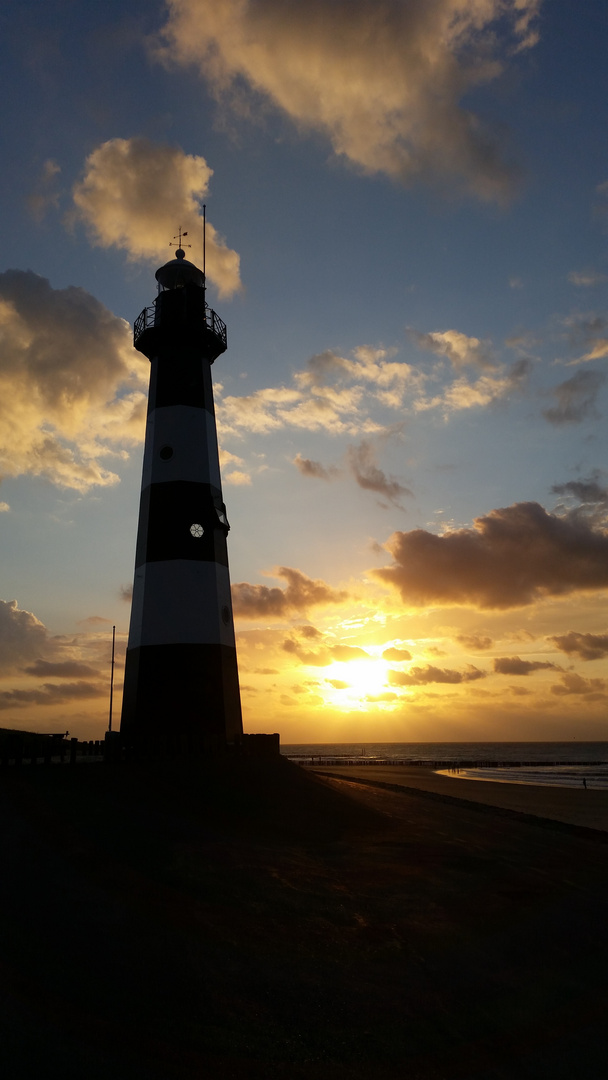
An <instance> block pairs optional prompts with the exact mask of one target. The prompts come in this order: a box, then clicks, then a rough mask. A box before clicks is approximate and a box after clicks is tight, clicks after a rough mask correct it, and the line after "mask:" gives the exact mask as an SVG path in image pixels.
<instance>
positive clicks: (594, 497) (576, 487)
mask: <svg viewBox="0 0 608 1080" xmlns="http://www.w3.org/2000/svg"><path fill="white" fill-rule="evenodd" d="M551 491H552V492H553V493H554V494H555V495H570V496H572V498H574V499H578V501H579V502H580V503H582V504H583V505H591V506H604V505H606V504H607V503H608V488H605V487H601V485H600V484H599V483H598V474H597V473H595V474H594V475H593V476H589V477H587V479H585V480H568V481H567V482H566V483H565V484H554V485H553V487H552V488H551Z"/></svg>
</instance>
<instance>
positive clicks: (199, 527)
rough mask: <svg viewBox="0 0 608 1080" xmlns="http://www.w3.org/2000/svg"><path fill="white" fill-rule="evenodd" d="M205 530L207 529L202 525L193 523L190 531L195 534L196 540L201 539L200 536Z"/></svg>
mask: <svg viewBox="0 0 608 1080" xmlns="http://www.w3.org/2000/svg"><path fill="white" fill-rule="evenodd" d="M204 531H205V530H204V529H203V526H202V525H191V526H190V532H191V533H192V536H194V538H195V539H196V540H200V538H201V536H202V535H203V533H204Z"/></svg>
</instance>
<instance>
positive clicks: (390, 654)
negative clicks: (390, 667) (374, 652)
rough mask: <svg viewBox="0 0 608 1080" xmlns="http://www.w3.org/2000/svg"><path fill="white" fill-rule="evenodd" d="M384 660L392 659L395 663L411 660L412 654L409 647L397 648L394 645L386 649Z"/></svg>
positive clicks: (383, 654) (383, 655)
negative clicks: (408, 649)
mask: <svg viewBox="0 0 608 1080" xmlns="http://www.w3.org/2000/svg"><path fill="white" fill-rule="evenodd" d="M382 659H383V660H392V662H393V663H394V664H400V663H403V661H405V660H411V659H412V654H411V653H410V652H408V651H407V649H396V648H394V647H392V648H390V649H385V650H384V652H383V653H382Z"/></svg>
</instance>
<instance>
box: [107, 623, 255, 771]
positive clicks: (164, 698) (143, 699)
mask: <svg viewBox="0 0 608 1080" xmlns="http://www.w3.org/2000/svg"><path fill="white" fill-rule="evenodd" d="M120 731H121V736H122V741H123V743H124V744H125V745H126V746H132V747H133V748H136V749H138V750H141V751H143V752H146V749H147V748H148V749H149V750H150V752H151V753H154V752H158V751H161V752H162V751H163V750H166V751H167V752H168V753H170V752H182V751H183V752H190V751H191V752H195V753H206V752H207V751H208V752H216V751H218V750H221V749H222V748H223V747H225V746H227V745H229V744H233V743H236V742H239V741H240V740H241V739H242V735H243V721H242V717H241V702H240V695H239V679H238V669H237V662H236V650H235V649H233V648H230V647H229V646H227V645H183V644H182V645H144V646H140V647H139V648H135V649H129V650H128V651H127V658H126V666H125V696H124V700H123V707H122V721H121V725H120Z"/></svg>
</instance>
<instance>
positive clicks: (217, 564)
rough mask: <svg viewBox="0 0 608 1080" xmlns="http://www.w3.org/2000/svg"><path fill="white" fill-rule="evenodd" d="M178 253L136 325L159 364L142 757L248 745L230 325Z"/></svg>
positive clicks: (150, 461) (140, 611) (136, 644)
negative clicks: (223, 442)
mask: <svg viewBox="0 0 608 1080" xmlns="http://www.w3.org/2000/svg"><path fill="white" fill-rule="evenodd" d="M181 239H182V232H181V230H180V233H179V240H180V246H179V247H178V249H177V251H176V252H175V258H174V259H171V261H170V262H168V263H166V264H165V265H164V266H161V267H160V269H159V270H157V272H156V280H157V282H158V295H157V297H156V300H155V302H154V304H153V305H152V306H151V307H147V308H144V310H143V311H142V313H141V315H140V316H139V318H138V319H137V320H136V322H135V327H134V344H135V348H136V349H139V351H140V352H142V353H144V355H145V356H147V357H148V359H149V360H150V364H151V372H150V391H149V397H148V419H147V425H146V442H145V450H144V465H143V478H142V486H141V502H140V510H139V525H138V532H137V549H136V557H135V579H134V584H133V605H132V609H131V624H130V628H129V643H128V647H127V657H126V667H125V681H124V695H123V707H122V718H121V725H120V730H121V737H122V741H123V743H125V745H126V746H130V747H133V748H134V749H135V750H139V751H141V752H144V753H146V752H151V753H154V752H155V751H157V752H161V753H162V752H186V753H190V752H195V753H197V752H202V753H207V752H216V751H219V750H221V749H222V748H225V747H226V746H228V745H230V744H235V743H236V744H238V743H239V742H240V741H241V740H242V735H243V724H242V717H241V701H240V693H239V679H238V668H237V658H236V646H235V638H234V625H233V617H232V602H231V598H230V576H229V571H228V551H227V543H226V538H227V535H228V530H229V528H230V526H229V524H228V519H227V517H226V507H225V505H224V502H223V499H222V487H221V478H220V465H219V456H218V446H217V431H216V424H215V410H214V406H213V386H212V381H211V365H212V364H213V362H214V361H215V360H216V359H217V357H218V356H220V355H221V354H222V353H223V352H225V351H226V325H225V323H223V322H222V320H221V319H220V318H219V317H218V316H217V315H216V313H215V312H214V311H212V310H211V309H210V308H209V307H208V305H207V302H206V296H205V274H204V272H203V271H202V270H200V269H199V268H198V267H197V266H195V265H194V264H193V263H191V262H188V260H187V259H186V257H185V252H184V250H183V248H182V247H181Z"/></svg>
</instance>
